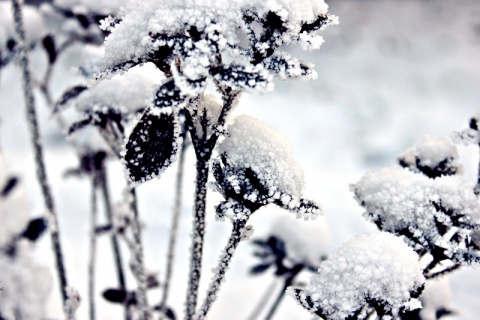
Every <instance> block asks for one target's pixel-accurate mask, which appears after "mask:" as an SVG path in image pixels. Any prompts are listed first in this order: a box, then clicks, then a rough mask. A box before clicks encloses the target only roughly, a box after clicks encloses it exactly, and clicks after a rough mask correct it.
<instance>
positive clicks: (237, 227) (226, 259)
mask: <svg viewBox="0 0 480 320" xmlns="http://www.w3.org/2000/svg"><path fill="white" fill-rule="evenodd" d="M247 221H248V217H247V218H245V219H243V220H237V221H235V222H233V228H232V233H231V234H230V238H229V239H228V243H227V245H226V247H225V249H224V250H223V251H222V253H221V254H220V258H219V259H218V264H217V267H216V268H215V269H214V270H215V271H214V275H213V278H212V281H211V282H210V285H209V287H208V290H207V296H206V297H205V300H203V304H202V307H201V308H200V310H199V312H198V313H197V317H196V319H198V320H202V319H205V317H206V316H207V314H208V311H209V310H210V307H211V306H212V304H213V303H214V302H215V300H216V298H217V294H218V291H219V290H220V286H221V284H222V282H223V280H224V278H225V273H226V272H227V269H228V266H229V265H230V261H231V260H232V257H233V254H234V253H235V250H236V249H237V247H238V245H239V244H240V241H242V234H243V230H244V228H245V225H246V224H247Z"/></svg>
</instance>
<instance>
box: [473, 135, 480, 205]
mask: <svg viewBox="0 0 480 320" xmlns="http://www.w3.org/2000/svg"><path fill="white" fill-rule="evenodd" d="M478 150H479V154H480V144H479V145H478ZM473 191H474V192H475V194H476V195H477V196H478V195H479V194H480V160H479V161H478V172H477V184H476V185H475V188H473Z"/></svg>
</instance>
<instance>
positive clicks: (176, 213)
mask: <svg viewBox="0 0 480 320" xmlns="http://www.w3.org/2000/svg"><path fill="white" fill-rule="evenodd" d="M187 146H188V143H187V139H186V135H185V134H184V137H183V143H182V147H181V149H180V154H179V158H178V168H177V177H176V178H177V179H176V186H175V205H174V208H173V216H172V226H171V229H170V239H169V243H168V253H167V265H166V267H165V270H166V271H165V280H164V281H163V283H164V284H163V293H162V299H161V302H160V306H161V308H162V310H164V308H165V306H166V303H167V299H168V293H169V289H170V279H171V278H172V267H173V262H174V259H175V245H176V242H177V233H178V224H179V220H180V213H181V209H182V189H183V172H184V170H185V153H186V150H187Z"/></svg>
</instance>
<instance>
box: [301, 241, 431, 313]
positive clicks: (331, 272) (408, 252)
mask: <svg viewBox="0 0 480 320" xmlns="http://www.w3.org/2000/svg"><path fill="white" fill-rule="evenodd" d="M386 273H388V276H385V274H386ZM424 281H425V279H424V277H423V275H422V271H421V268H420V264H419V262H418V255H417V254H416V253H415V252H414V251H413V250H412V249H411V248H409V247H408V246H407V245H406V244H405V243H404V242H403V241H402V240H401V239H399V238H398V237H395V236H393V235H391V234H389V233H386V232H378V233H373V234H364V235H360V236H358V237H356V238H354V239H352V240H350V241H348V242H347V243H345V244H344V245H343V246H342V247H341V248H340V249H339V250H337V251H336V252H335V253H333V254H332V255H330V256H329V258H328V259H327V260H326V261H325V262H323V263H322V264H321V265H320V267H319V268H318V273H317V274H315V275H313V276H312V277H311V279H310V283H309V285H308V286H307V288H306V289H305V294H306V295H307V296H310V297H311V299H312V301H313V303H314V306H315V308H319V309H320V310H321V313H322V314H323V315H324V316H325V319H327V320H329V319H345V318H347V317H348V316H351V315H353V314H354V313H355V312H356V311H357V310H359V309H360V308H362V307H363V306H364V305H365V303H366V300H367V299H368V300H369V301H374V302H376V303H380V304H381V305H382V306H383V307H384V309H385V311H386V313H387V314H393V315H395V314H397V313H398V311H399V309H400V308H401V307H402V306H404V305H405V304H406V303H408V302H410V296H411V293H413V292H416V291H418V290H419V289H420V288H422V286H423V284H424ZM384 319H386V318H384Z"/></svg>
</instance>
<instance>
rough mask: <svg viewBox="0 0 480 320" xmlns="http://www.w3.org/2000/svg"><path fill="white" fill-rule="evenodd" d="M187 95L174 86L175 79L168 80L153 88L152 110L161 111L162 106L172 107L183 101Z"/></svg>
mask: <svg viewBox="0 0 480 320" xmlns="http://www.w3.org/2000/svg"><path fill="white" fill-rule="evenodd" d="M186 98H187V97H186V96H185V95H184V94H183V93H182V91H181V90H180V89H179V88H178V86H176V83H175V80H173V79H172V80H169V81H167V82H166V83H164V84H162V85H161V86H159V87H158V88H157V89H156V90H155V95H154V97H153V103H152V109H153V112H157V111H158V112H161V110H158V109H163V108H168V107H174V106H177V105H179V104H180V103H182V102H183V101H185V99H186Z"/></svg>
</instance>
